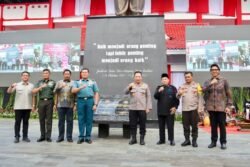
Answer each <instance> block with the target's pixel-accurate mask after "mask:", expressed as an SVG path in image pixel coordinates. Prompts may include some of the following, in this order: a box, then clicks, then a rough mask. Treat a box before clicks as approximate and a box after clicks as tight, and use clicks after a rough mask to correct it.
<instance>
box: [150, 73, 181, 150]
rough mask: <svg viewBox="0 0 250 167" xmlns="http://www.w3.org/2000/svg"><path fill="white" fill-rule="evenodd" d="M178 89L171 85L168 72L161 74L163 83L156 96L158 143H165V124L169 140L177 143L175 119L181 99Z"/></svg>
mask: <svg viewBox="0 0 250 167" xmlns="http://www.w3.org/2000/svg"><path fill="white" fill-rule="evenodd" d="M176 93H177V89H176V87H174V86H173V85H170V83H169V78H168V74H166V73H163V74H162V75H161V85H159V86H157V88H156V90H155V94H154V98H155V99H156V100H157V115H158V123H159V136H160V140H159V141H158V142H157V144H158V145H160V144H165V143H166V140H165V125H166V124H167V129H168V141H169V144H170V145H171V146H174V145H175V141H174V121H175V112H176V109H177V108H178V106H179V99H177V97H176Z"/></svg>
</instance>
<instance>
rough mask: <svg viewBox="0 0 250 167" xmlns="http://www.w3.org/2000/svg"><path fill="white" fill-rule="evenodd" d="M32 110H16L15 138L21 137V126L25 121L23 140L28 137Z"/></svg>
mask: <svg viewBox="0 0 250 167" xmlns="http://www.w3.org/2000/svg"><path fill="white" fill-rule="evenodd" d="M30 111H31V110H29V109H28V110H15V137H20V126H21V122H22V121H23V138H26V137H28V129H29V118H30Z"/></svg>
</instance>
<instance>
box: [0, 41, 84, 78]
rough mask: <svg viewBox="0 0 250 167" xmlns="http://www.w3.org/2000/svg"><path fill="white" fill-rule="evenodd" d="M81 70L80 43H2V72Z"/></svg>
mask: <svg viewBox="0 0 250 167" xmlns="http://www.w3.org/2000/svg"><path fill="white" fill-rule="evenodd" d="M44 68H48V69H50V70H51V71H54V72H60V71H63V69H66V68H67V69H70V70H71V71H79V68H80V45H79V44H76V43H25V44H0V73H9V72H13V73H14V72H20V71H24V70H26V71H29V72H39V71H42V70H43V69H44Z"/></svg>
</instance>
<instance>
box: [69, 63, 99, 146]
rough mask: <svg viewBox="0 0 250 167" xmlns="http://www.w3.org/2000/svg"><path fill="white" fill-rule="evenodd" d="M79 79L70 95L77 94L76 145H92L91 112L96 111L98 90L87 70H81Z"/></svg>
mask: <svg viewBox="0 0 250 167" xmlns="http://www.w3.org/2000/svg"><path fill="white" fill-rule="evenodd" d="M81 78H82V79H80V80H78V81H75V83H74V85H73V88H72V93H76V94H77V113H78V126H79V139H78V141H77V144H81V143H82V142H84V141H85V142H87V143H89V144H91V143H92V140H91V131H92V123H93V112H94V111H95V110H96V108H97V105H98V101H99V93H98V92H99V89H98V86H97V84H96V82H95V81H94V80H92V79H89V69H87V68H83V69H82V70H81Z"/></svg>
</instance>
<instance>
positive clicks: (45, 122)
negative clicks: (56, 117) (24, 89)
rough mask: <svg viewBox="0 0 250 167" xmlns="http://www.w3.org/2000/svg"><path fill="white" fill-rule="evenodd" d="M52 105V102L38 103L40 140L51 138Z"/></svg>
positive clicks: (42, 101) (41, 101)
mask: <svg viewBox="0 0 250 167" xmlns="http://www.w3.org/2000/svg"><path fill="white" fill-rule="evenodd" d="M53 105H54V101H53V100H40V101H39V104H38V113H39V121H40V131H41V138H51V132H52V118H53Z"/></svg>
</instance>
